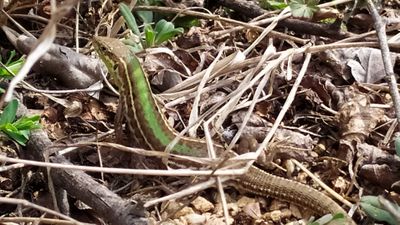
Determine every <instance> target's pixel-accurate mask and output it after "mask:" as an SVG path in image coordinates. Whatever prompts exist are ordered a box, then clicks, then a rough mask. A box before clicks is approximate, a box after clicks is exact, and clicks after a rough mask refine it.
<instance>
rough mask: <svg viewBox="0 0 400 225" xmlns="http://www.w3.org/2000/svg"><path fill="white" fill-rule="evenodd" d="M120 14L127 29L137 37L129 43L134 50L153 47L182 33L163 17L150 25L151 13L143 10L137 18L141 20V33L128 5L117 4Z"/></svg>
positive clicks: (181, 29)
mask: <svg viewBox="0 0 400 225" xmlns="http://www.w3.org/2000/svg"><path fill="white" fill-rule="evenodd" d="M119 9H120V12H121V15H122V16H123V17H124V19H125V22H126V24H127V25H128V27H129V29H131V31H132V32H133V33H134V34H135V35H136V36H138V37H139V39H140V40H139V41H138V42H134V43H131V46H132V47H133V50H134V51H135V52H137V51H141V50H143V49H144V48H149V47H154V46H157V45H160V44H162V43H163V42H165V41H167V40H169V39H171V38H173V37H175V36H176V35H178V34H182V33H183V28H181V27H179V28H175V25H174V24H173V23H171V22H168V21H166V20H164V19H161V20H159V21H158V22H157V23H156V24H155V26H154V27H153V25H152V20H153V14H152V13H149V12H145V11H141V12H140V13H138V15H139V18H140V19H141V20H142V21H143V24H144V28H143V34H142V33H141V32H140V30H139V26H138V25H137V23H136V19H135V17H134V16H133V14H132V12H131V11H130V9H129V7H128V6H127V5H125V4H124V3H121V4H119Z"/></svg>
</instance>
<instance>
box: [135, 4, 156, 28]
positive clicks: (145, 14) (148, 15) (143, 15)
mask: <svg viewBox="0 0 400 225" xmlns="http://www.w3.org/2000/svg"><path fill="white" fill-rule="evenodd" d="M138 3H139V4H138V5H150V4H151V3H153V2H149V1H148V0H142V1H139V2H138ZM136 14H137V15H138V17H139V18H140V20H141V21H142V22H143V23H144V24H148V23H151V22H153V12H152V11H136Z"/></svg>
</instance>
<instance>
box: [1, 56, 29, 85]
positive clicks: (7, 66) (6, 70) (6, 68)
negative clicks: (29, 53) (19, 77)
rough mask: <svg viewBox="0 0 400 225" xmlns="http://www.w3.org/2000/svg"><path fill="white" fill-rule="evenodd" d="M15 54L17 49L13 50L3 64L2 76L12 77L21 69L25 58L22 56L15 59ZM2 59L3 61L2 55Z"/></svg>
mask: <svg viewBox="0 0 400 225" xmlns="http://www.w3.org/2000/svg"><path fill="white" fill-rule="evenodd" d="M15 55H16V54H15V51H11V52H10V57H8V59H7V62H6V63H4V64H2V65H1V67H0V78H6V79H11V78H13V77H14V75H15V74H17V73H18V71H19V70H20V69H21V67H22V65H23V64H24V62H25V59H24V58H23V57H21V58H19V59H17V60H14V61H13V59H14V57H15ZM0 61H3V60H2V58H1V56H0Z"/></svg>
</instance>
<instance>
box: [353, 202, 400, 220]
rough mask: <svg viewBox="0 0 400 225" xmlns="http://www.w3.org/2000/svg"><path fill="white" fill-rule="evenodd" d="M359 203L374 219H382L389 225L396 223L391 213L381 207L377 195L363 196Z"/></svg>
mask: <svg viewBox="0 0 400 225" xmlns="http://www.w3.org/2000/svg"><path fill="white" fill-rule="evenodd" d="M360 205H361V208H362V209H363V210H364V212H366V213H367V214H368V215H369V216H370V217H372V218H374V219H375V220H377V221H384V222H387V223H389V224H391V225H396V224H397V222H396V219H395V218H394V217H393V216H392V214H390V213H389V212H388V211H386V210H384V209H383V208H382V206H381V204H380V202H379V200H378V197H377V196H363V197H362V198H361V202H360Z"/></svg>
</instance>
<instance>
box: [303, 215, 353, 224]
mask: <svg viewBox="0 0 400 225" xmlns="http://www.w3.org/2000/svg"><path fill="white" fill-rule="evenodd" d="M331 222H334V224H345V222H346V218H345V216H344V215H343V214H342V213H336V214H335V215H332V214H327V215H325V216H322V217H321V218H319V219H317V220H316V221H312V222H310V223H308V224H307V225H324V224H328V223H331Z"/></svg>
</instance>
